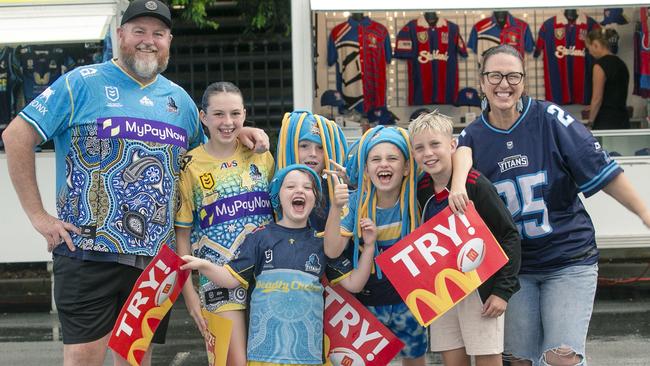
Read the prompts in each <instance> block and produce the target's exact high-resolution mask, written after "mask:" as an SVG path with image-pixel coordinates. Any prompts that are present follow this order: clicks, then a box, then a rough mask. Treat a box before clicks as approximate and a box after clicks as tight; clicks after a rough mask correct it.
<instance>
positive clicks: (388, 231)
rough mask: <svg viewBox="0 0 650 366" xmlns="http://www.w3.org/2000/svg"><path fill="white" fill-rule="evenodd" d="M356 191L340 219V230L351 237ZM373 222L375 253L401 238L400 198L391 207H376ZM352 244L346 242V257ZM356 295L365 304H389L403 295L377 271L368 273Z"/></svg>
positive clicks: (356, 198) (399, 301)
mask: <svg viewBox="0 0 650 366" xmlns="http://www.w3.org/2000/svg"><path fill="white" fill-rule="evenodd" d="M358 199H359V195H358V194H351V195H350V202H349V204H348V207H349V210H348V212H347V214H346V215H345V216H344V217H343V218H342V219H341V234H342V235H343V236H347V237H352V236H353V232H354V226H355V225H356V223H355V215H356V211H357V210H358V209H359V204H358V202H357V201H358ZM376 220H377V222H375V225H376V226H377V242H376V247H377V251H378V253H376V255H378V254H379V253H381V252H383V251H384V250H386V249H388V248H390V247H391V246H393V245H394V244H395V243H397V242H398V241H399V240H400V239H401V238H402V225H403V222H402V213H401V211H400V204H399V202H397V203H395V206H393V207H390V208H381V207H377V211H376ZM353 250H354V246H352V245H348V248H347V250H346V253H345V255H346V256H347V257H348V258H352V257H353V255H352V254H353V253H351V251H353ZM357 298H358V299H359V301H361V303H363V304H364V305H369V306H378V305H391V304H399V303H401V302H402V298H401V297H400V296H399V294H398V293H397V290H395V288H394V287H393V285H392V284H391V283H390V282H389V281H388V279H387V278H386V276H379V275H378V272H377V271H373V273H371V274H370V278H369V279H368V282H367V283H366V286H365V287H364V288H363V291H361V292H360V293H359V294H358V295H357Z"/></svg>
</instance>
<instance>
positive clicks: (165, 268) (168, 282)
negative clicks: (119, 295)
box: [108, 245, 190, 365]
mask: <svg viewBox="0 0 650 366" xmlns="http://www.w3.org/2000/svg"><path fill="white" fill-rule="evenodd" d="M183 263H185V262H183V260H182V259H181V258H180V257H179V256H177V255H176V253H174V252H173V251H172V250H171V249H169V247H167V246H166V245H163V246H162V249H161V250H160V252H159V253H158V255H156V256H155V257H154V258H153V259H152V260H151V263H149V265H148V266H147V268H145V269H144V271H142V274H141V275H140V277H138V280H137V281H136V283H135V285H134V286H133V290H132V291H131V295H129V298H128V300H126V302H125V303H124V306H123V307H122V311H121V312H120V315H119V316H118V318H117V322H116V323H115V326H114V327H113V332H112V333H111V338H110V339H109V341H108V346H109V347H110V348H112V349H113V351H115V352H116V353H117V354H119V355H120V356H122V357H123V358H124V359H125V360H127V361H128V362H129V364H131V365H140V362H141V361H142V357H143V356H144V353H145V352H146V351H147V348H149V344H150V343H151V339H152V338H153V334H154V332H155V331H156V329H157V328H158V325H159V324H160V321H161V320H162V318H163V317H164V316H165V314H167V312H168V311H169V309H171V307H172V305H173V304H174V302H175V301H176V299H177V298H178V295H179V294H180V293H181V290H182V288H183V284H184V283H185V281H186V280H187V277H188V276H189V274H190V271H189V270H187V271H181V270H180V266H181V265H182V264H183Z"/></svg>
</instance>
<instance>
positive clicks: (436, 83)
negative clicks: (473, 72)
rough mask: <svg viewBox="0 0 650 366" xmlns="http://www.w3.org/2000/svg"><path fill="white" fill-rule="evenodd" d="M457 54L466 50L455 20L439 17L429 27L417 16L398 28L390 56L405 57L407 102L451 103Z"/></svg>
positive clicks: (456, 86) (424, 20)
mask: <svg viewBox="0 0 650 366" xmlns="http://www.w3.org/2000/svg"><path fill="white" fill-rule="evenodd" d="M458 55H460V56H462V57H463V58H466V57H467V49H466V48H465V42H464V41H463V39H462V37H461V36H460V33H459V31H458V25H456V23H453V22H450V21H448V20H446V19H443V18H439V19H438V21H437V23H436V24H435V25H434V26H432V25H430V24H429V23H428V22H427V20H426V19H425V18H424V17H423V16H420V17H418V18H417V19H413V20H411V21H410V22H408V23H407V24H406V25H405V26H404V27H403V28H402V30H400V32H399V34H398V35H397V42H396V44H395V54H394V57H395V58H398V59H404V60H408V74H409V94H408V102H409V105H423V104H453V103H455V101H456V98H457V97H458Z"/></svg>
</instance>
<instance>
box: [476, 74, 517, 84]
mask: <svg viewBox="0 0 650 366" xmlns="http://www.w3.org/2000/svg"><path fill="white" fill-rule="evenodd" d="M481 75H483V76H485V77H486V79H487V81H488V83H490V84H492V85H499V84H501V80H503V78H506V81H507V82H508V84H510V85H517V84H519V83H521V81H522V80H524V73H523V72H509V73H507V74H502V73H500V72H498V71H486V72H484V73H482V74H481Z"/></svg>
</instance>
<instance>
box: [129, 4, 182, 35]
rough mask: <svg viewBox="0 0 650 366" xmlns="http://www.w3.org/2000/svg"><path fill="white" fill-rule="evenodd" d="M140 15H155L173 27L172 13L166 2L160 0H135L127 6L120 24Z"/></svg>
mask: <svg viewBox="0 0 650 366" xmlns="http://www.w3.org/2000/svg"><path fill="white" fill-rule="evenodd" d="M139 17H154V18H158V19H160V20H161V21H162V22H163V23H165V25H167V26H168V27H169V29H171V27H172V14H171V12H170V11H169V8H168V7H167V5H165V4H164V3H162V2H160V1H158V0H134V1H132V2H131V3H130V4H129V7H128V8H126V11H125V12H124V15H122V22H121V23H120V25H124V23H126V22H128V21H130V20H133V19H135V18H139Z"/></svg>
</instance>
